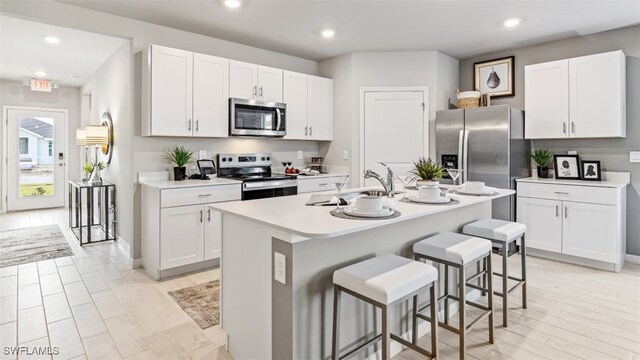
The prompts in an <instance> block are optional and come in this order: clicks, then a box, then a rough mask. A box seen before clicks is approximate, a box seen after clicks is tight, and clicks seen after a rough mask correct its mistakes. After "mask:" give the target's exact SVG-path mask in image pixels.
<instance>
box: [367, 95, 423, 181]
mask: <svg viewBox="0 0 640 360" xmlns="http://www.w3.org/2000/svg"><path fill="white" fill-rule="evenodd" d="M427 99H428V94H427V91H426V90H416V91H365V92H364V149H363V153H364V157H363V158H364V169H363V170H367V169H371V170H373V171H375V172H377V173H378V174H380V175H381V176H382V177H383V178H385V179H386V174H387V170H386V169H385V167H383V166H382V165H380V164H379V163H381V162H382V163H385V164H387V165H388V166H390V167H391V169H392V170H393V171H394V173H395V174H396V175H398V176H399V177H405V176H406V174H407V172H408V171H409V170H411V168H412V166H413V162H414V161H416V160H418V158H419V157H422V156H424V157H428V156H429V150H428V149H429V147H428V141H429V126H428V117H427V115H426V114H427V112H426V110H425V109H428V108H429V107H428V105H427ZM360 176H361V178H364V176H363V174H360ZM360 183H361V184H364V186H376V185H380V183H379V182H378V181H377V180H375V179H367V180H366V181H365V182H364V183H363V182H362V181H361V182H360Z"/></svg>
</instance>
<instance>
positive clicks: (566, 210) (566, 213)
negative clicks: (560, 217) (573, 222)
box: [564, 206, 569, 219]
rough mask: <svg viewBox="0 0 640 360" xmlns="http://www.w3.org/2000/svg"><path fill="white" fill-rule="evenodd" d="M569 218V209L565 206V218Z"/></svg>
mask: <svg viewBox="0 0 640 360" xmlns="http://www.w3.org/2000/svg"><path fill="white" fill-rule="evenodd" d="M568 216H569V209H568V208H567V207H566V206H565V207H564V218H565V219H566V218H567V217H568Z"/></svg>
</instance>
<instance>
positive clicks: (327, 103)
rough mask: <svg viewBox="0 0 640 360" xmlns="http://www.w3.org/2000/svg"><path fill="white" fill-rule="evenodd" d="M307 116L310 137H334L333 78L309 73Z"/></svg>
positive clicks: (323, 138)
mask: <svg viewBox="0 0 640 360" xmlns="http://www.w3.org/2000/svg"><path fill="white" fill-rule="evenodd" d="M308 89H309V90H308V92H307V94H308V95H307V96H308V98H309V101H308V107H307V113H308V115H307V118H308V120H307V121H308V125H309V138H311V139H313V140H331V139H332V138H333V80H331V79H326V78H321V77H317V76H312V75H309V79H308Z"/></svg>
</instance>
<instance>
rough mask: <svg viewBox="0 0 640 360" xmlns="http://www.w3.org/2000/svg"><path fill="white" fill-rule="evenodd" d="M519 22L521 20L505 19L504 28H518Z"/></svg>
mask: <svg viewBox="0 0 640 360" xmlns="http://www.w3.org/2000/svg"><path fill="white" fill-rule="evenodd" d="M520 21H522V20H520V19H518V18H512V19H507V20H506V21H505V22H504V27H508V28H510V27H514V26H518V24H520Z"/></svg>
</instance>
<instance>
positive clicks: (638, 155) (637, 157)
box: [629, 151, 640, 163]
mask: <svg viewBox="0 0 640 360" xmlns="http://www.w3.org/2000/svg"><path fill="white" fill-rule="evenodd" d="M629 162H632V163H640V151H629Z"/></svg>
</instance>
